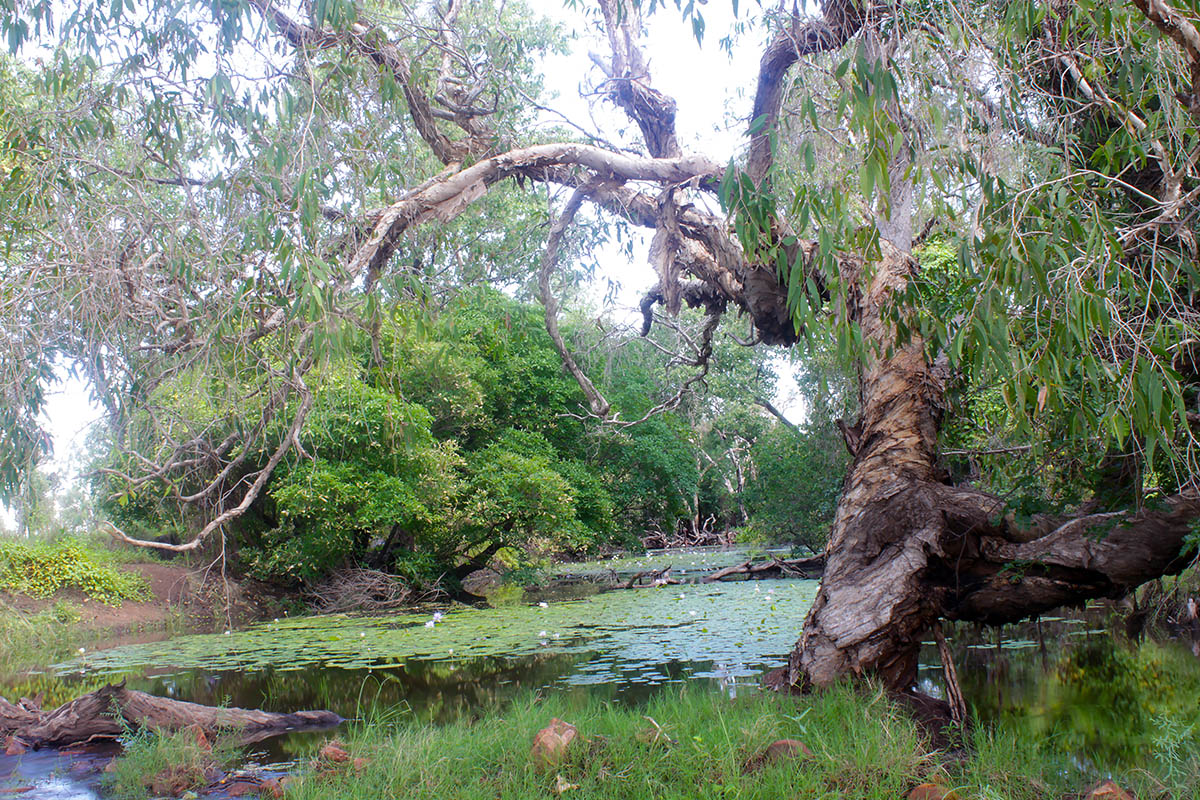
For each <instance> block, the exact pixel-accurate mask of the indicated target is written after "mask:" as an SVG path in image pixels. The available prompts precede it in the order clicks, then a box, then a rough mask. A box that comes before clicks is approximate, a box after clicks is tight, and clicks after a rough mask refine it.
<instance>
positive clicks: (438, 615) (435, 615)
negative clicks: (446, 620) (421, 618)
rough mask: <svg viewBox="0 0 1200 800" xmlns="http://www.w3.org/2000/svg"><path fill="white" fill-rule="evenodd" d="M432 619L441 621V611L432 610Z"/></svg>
mask: <svg viewBox="0 0 1200 800" xmlns="http://www.w3.org/2000/svg"><path fill="white" fill-rule="evenodd" d="M433 621H434V622H441V621H442V612H440V611H435V612H433Z"/></svg>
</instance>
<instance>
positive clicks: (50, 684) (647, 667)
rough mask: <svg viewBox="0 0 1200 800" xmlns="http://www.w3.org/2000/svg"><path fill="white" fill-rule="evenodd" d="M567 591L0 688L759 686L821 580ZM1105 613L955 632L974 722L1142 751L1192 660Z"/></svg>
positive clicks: (935, 673) (401, 698) (322, 703)
mask: <svg viewBox="0 0 1200 800" xmlns="http://www.w3.org/2000/svg"><path fill="white" fill-rule="evenodd" d="M740 557H741V555H740V554H738V553H736V552H735V553H729V552H717V553H713V552H711V551H702V552H690V551H688V552H683V553H679V552H676V553H668V554H660V555H659V556H657V558H655V559H650V560H649V561H648V560H646V559H639V558H633V559H625V560H622V561H620V562H611V563H598V564H592V565H577V566H575V567H573V568H572V569H573V572H574V576H575V577H576V578H578V577H580V576H592V577H596V576H598V575H601V574H605V573H607V574H613V573H616V574H618V575H628V574H631V573H633V572H635V571H639V570H642V569H647V568H652V567H661V566H663V565H664V564H665V563H666V562H667V561H668V560H669V561H670V562H671V563H673V564H675V571H674V572H673V574H674V575H676V576H677V577H679V578H682V579H684V580H687V579H688V578H691V577H693V576H696V575H700V574H703V573H704V572H705V571H707V570H710V569H713V568H716V567H719V566H723V565H725V564H728V563H734V562H736V560H737V559H738V558H740ZM610 571H611V572H610ZM577 588H579V593H580V594H584V595H586V596H584V597H581V598H578V599H551V598H548V597H547V596H545V595H542V596H538V595H528V596H515V597H514V596H509V597H507V599H506V602H505V603H504V604H502V605H499V606H498V607H491V608H486V607H485V608H475V607H468V606H457V607H436V608H435V607H429V608H423V609H419V610H412V611H404V612H399V613H392V614H388V615H385V616H354V615H332V616H324V617H303V618H295V619H279V620H270V621H264V622H261V623H258V624H255V625H252V626H250V627H248V628H246V629H244V630H238V631H230V632H218V633H211V634H198V635H187V636H177V637H174V638H171V639H167V640H164V641H156V642H145V643H139V644H127V645H123V646H120V647H115V648H109V649H101V650H97V651H94V652H85V653H84V654H82V655H81V656H79V657H77V658H74V659H72V660H70V661H66V662H63V663H60V664H55V665H52V666H50V667H48V668H47V669H45V670H43V671H41V672H39V673H34V674H23V675H8V676H4V675H3V674H2V673H0V692H3V694H5V696H8V697H10V699H14V700H15V699H16V697H18V696H22V695H23V696H32V695H33V694H35V693H37V692H38V691H41V692H43V693H44V695H45V705H46V706H53V705H54V704H56V703H59V702H64V701H66V700H67V699H70V698H71V697H74V696H77V695H79V694H83V693H85V692H87V691H90V690H92V689H94V688H96V687H98V686H100V685H102V684H104V683H107V682H113V681H120V680H124V681H126V684H127V685H128V686H130V687H131V688H135V689H141V690H143V691H148V692H151V693H153V694H158V695H163V696H168V697H174V698H177V699H182V700H191V701H195V702H200V703H206V704H210V705H217V704H225V705H234V706H241V707H248V708H264V709H268V710H278V711H294V710H298V709H313V708H324V709H329V710H332V711H335V712H337V713H338V714H340V715H341V716H343V717H346V718H350V719H352V718H356V717H361V716H363V715H365V714H371V713H380V712H382V713H389V714H395V713H403V714H410V715H412V716H413V717H414V718H416V719H419V720H427V721H434V722H436V721H445V720H450V719H454V718H456V717H459V716H462V715H469V714H471V713H474V712H477V711H479V710H481V709H487V708H490V707H495V706H497V705H502V704H503V703H504V702H506V700H508V699H509V698H511V697H513V696H514V695H517V694H519V693H523V692H527V691H535V690H536V691H554V692H588V693H592V694H595V693H602V694H603V695H604V696H605V697H606V698H611V699H615V700H618V701H623V702H637V701H639V700H642V699H645V698H646V697H648V696H649V695H650V694H652V693H653V692H655V691H659V690H660V689H661V687H663V686H665V685H670V684H673V683H679V682H682V681H689V682H704V683H707V684H709V685H710V686H711V687H712V689H713V691H714V692H722V693H726V694H731V695H732V694H736V693H738V692H746V691H756V690H757V686H758V683H759V679H760V676H761V674H762V673H763V672H765V671H767V670H770V669H773V668H775V667H778V666H782V665H783V664H784V658H785V656H786V654H787V652H788V651H789V650H790V648H791V646H792V644H793V642H794V641H795V638H796V635H797V632H798V631H799V629H800V627H801V625H802V623H803V620H804V615H805V613H806V612H807V610H808V608H809V606H810V605H811V603H812V600H813V598H814V596H815V594H816V590H817V582H816V581H805V580H763V581H747V582H724V583H715V584H699V583H688V584H684V585H680V586H673V585H668V586H662V587H658V588H647V589H637V590H628V591H626V590H620V591H611V592H602V593H598V592H597V591H596V586H595V585H594V584H592V585H589V584H581V585H579V586H578V587H577ZM562 593H563V592H562V590H561V589H560V591H559V592H558V595H560V596H561V594H562ZM1105 623H1106V620H1105V619H1104V617H1103V613H1101V612H1093V613H1091V614H1085V615H1082V616H1080V617H1077V618H1053V619H1048V620H1043V621H1042V622H1041V623H1039V624H1036V625H1035V624H1030V625H1026V626H1010V627H1009V628H1007V629H1005V630H1004V631H1001V632H999V633H995V632H991V631H988V632H984V631H975V630H973V629H971V628H967V627H963V628H961V629H959V630H958V631H956V633H955V635H954V636H953V638H952V641H951V645H952V650H953V651H954V653H955V660H956V662H957V663H958V665H959V671H960V677H961V679H962V683H963V688H964V692H965V693H966V695H967V700H968V703H969V704H970V705H971V708H972V711H973V713H974V714H976V715H977V717H978V719H979V720H980V721H982V722H999V723H1003V724H1005V725H1012V726H1016V727H1017V728H1018V729H1019V730H1022V731H1025V732H1028V733H1029V734H1030V735H1035V736H1039V737H1057V740H1058V741H1060V742H1061V744H1062V746H1063V747H1064V748H1071V749H1072V752H1078V753H1079V754H1081V755H1080V757H1081V758H1085V759H1107V760H1108V761H1109V762H1115V763H1119V762H1128V761H1131V760H1134V761H1136V759H1139V758H1145V757H1147V754H1149V753H1151V752H1152V750H1153V747H1154V746H1155V741H1156V740H1155V736H1156V735H1159V734H1158V730H1159V728H1160V727H1161V726H1160V725H1159V724H1158V721H1159V719H1160V716H1161V715H1162V714H1163V713H1165V712H1166V711H1167V710H1169V708H1170V707H1172V705H1173V704H1174V705H1178V704H1181V703H1182V704H1187V703H1191V704H1192V705H1193V707H1194V706H1195V705H1196V704H1198V703H1200V660H1198V659H1196V657H1195V656H1193V655H1192V653H1191V651H1190V645H1188V644H1185V643H1180V642H1163V643H1150V644H1147V645H1144V646H1142V647H1140V648H1133V647H1129V646H1126V645H1123V644H1118V643H1117V640H1116V639H1115V637H1114V636H1113V634H1112V633H1111V632H1110V629H1109V627H1108V625H1107V624H1105ZM924 656H925V658H924V661H925V665H924V666H923V667H922V673H921V675H922V677H921V682H922V686H921V688H922V689H923V690H925V691H927V692H929V693H931V694H935V695H937V694H940V693H941V680H942V678H941V668H940V665H939V664H938V663H937V657H936V651H935V650H933V649H932V647H928V648H927V649H926V651H925V653H924ZM1180 675H1184V676H1185V679H1184V680H1183V681H1181V680H1180V678H1179V676H1180ZM1168 676H1169V677H1168ZM1188 676H1190V678H1191V680H1190V682H1189V680H1187V677H1188ZM1166 684H1169V685H1166ZM1166 695H1169V696H1166ZM324 735H326V734H320V733H318V734H291V735H288V736H284V737H280V738H277V739H274V740H270V741H268V742H264V743H261V744H259V745H256V747H257V748H258V754H257V757H258V758H259V759H260V760H262V761H264V762H281V761H288V760H292V759H299V758H303V757H305V756H306V755H308V754H309V753H310V752H311V750H312V748H313V747H314V745H315V743H316V742H317V741H319V740H320V738H322V737H323V736H324ZM23 758H25V759H26V762H25V763H24V764H21V763H14V760H13V759H12V758H10V757H0V784H3V783H4V779H5V776H6V774H9V773H12V776H11V778H10V780H9V782H10V783H12V782H14V781H15V782H18V783H24V784H25V785H33V786H34V787H35V789H34V791H33V792H27V793H24V794H21V795H20V796H21V797H29V798H38V797H40V798H56V800H62V798H66V797H72V798H74V797H79V798H91V797H94V794H92V786H90V785H85V784H84V783H81V782H72V781H71V780H70V776H69V774H65V775H64V774H63V767H64V765H63V764H61V763H58V764H56V763H51V762H47V761H46V757H45V756H39V757H38V758H40V759H42V760H41V761H40V762H39V761H38V760H37V758H33V759H31V758H30V757H23Z"/></svg>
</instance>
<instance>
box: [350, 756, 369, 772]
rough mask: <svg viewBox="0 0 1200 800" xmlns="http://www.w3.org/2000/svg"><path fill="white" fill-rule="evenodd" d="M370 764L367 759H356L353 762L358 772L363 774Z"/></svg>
mask: <svg viewBox="0 0 1200 800" xmlns="http://www.w3.org/2000/svg"><path fill="white" fill-rule="evenodd" d="M370 763H371V762H370V761H368V760H367V759H365V758H356V759H354V761H353V764H354V769H355V771H357V772H362V771H363V770H364V769H366V768H367V764H370Z"/></svg>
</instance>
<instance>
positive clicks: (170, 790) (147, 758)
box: [103, 728, 242, 800]
mask: <svg viewBox="0 0 1200 800" xmlns="http://www.w3.org/2000/svg"><path fill="white" fill-rule="evenodd" d="M121 744H122V745H123V746H124V752H123V753H122V755H121V757H120V758H117V759H115V760H114V761H113V769H112V771H111V772H106V773H105V775H104V779H103V785H104V790H105V797H107V798H111V800H145V798H148V797H151V796H154V797H159V796H163V795H171V796H176V797H177V796H179V795H180V794H183V793H184V792H187V791H195V790H197V789H200V788H202V787H204V786H207V785H208V784H210V783H212V782H214V781H215V780H217V779H218V777H219V776H221V775H222V774H223V773H225V772H227V771H229V770H230V769H232V768H233V767H234V766H235V765H236V764H237V763H238V761H240V760H241V758H242V751H241V748H239V747H238V745H237V743H236V741H235V740H234V739H233V738H230V737H228V736H219V737H216V738H215V739H213V740H212V741H209V740H208V739H207V738H206V737H205V736H204V735H203V734H198V733H197V731H196V730H194V729H187V728H185V729H183V730H181V731H177V732H175V733H173V734H162V733H158V732H155V731H149V730H142V731H136V732H132V731H131V732H130V733H128V734H126V735H125V736H124V737H122V739H121Z"/></svg>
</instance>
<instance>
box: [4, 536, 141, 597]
mask: <svg viewBox="0 0 1200 800" xmlns="http://www.w3.org/2000/svg"><path fill="white" fill-rule="evenodd" d="M59 589H77V590H79V591H81V592H83V593H84V594H85V595H86V596H87V597H89V598H91V599H93V600H99V601H100V602H101V603H106V604H108V605H111V606H119V605H121V601H122V600H148V599H149V598H150V587H149V585H148V584H147V583H146V580H145V579H144V578H143V577H142V576H141V575H139V574H137V573H135V572H128V571H125V570H121V569H118V568H117V567H116V566H115V565H114V564H113V563H112V561H111V560H110V559H106V558H105V557H104V555H103V554H102V553H99V552H97V551H95V550H91V549H89V548H87V547H85V546H84V545H83V544H82V543H80V542H77V541H74V540H71V539H63V540H59V541H57V542H53V543H33V544H29V543H25V542H20V541H12V540H8V541H0V590H4V591H8V592H15V593H20V594H27V595H29V596H31V597H37V598H47V597H51V596H52V595H54V593H55V592H57V591H58V590H59Z"/></svg>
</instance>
